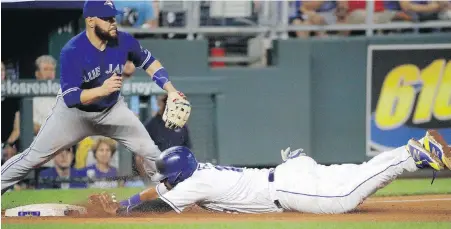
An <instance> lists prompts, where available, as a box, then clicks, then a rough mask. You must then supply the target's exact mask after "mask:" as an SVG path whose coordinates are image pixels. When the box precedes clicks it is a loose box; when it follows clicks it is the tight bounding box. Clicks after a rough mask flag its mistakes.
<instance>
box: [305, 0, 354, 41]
mask: <svg viewBox="0 0 451 229" xmlns="http://www.w3.org/2000/svg"><path fill="white" fill-rule="evenodd" d="M342 4H343V2H342V1H339V2H338V3H337V2H336V1H324V0H322V1H302V3H301V13H302V15H303V18H304V19H305V20H306V21H307V22H308V23H307V24H310V25H332V24H342V23H344V22H345V16H346V14H345V13H344V14H343V10H342V9H343V8H344V7H343V6H342ZM316 35H317V36H320V37H323V36H327V33H326V32H325V31H318V32H316Z"/></svg>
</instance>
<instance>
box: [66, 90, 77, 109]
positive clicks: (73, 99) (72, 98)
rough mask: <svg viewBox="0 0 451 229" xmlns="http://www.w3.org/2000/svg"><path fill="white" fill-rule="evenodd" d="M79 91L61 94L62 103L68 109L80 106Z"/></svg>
mask: <svg viewBox="0 0 451 229" xmlns="http://www.w3.org/2000/svg"><path fill="white" fill-rule="evenodd" d="M80 96H81V90H76V91H72V92H69V93H66V94H64V93H63V99H64V103H65V104H66V106H67V107H68V108H73V107H77V106H78V105H80V104H81V100H80Z"/></svg>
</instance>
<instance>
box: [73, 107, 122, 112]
mask: <svg viewBox="0 0 451 229" xmlns="http://www.w3.org/2000/svg"><path fill="white" fill-rule="evenodd" d="M112 107H113V106H111V107H90V106H85V107H82V106H79V107H77V109H78V110H81V111H84V112H103V111H106V110H108V109H111V108H112Z"/></svg>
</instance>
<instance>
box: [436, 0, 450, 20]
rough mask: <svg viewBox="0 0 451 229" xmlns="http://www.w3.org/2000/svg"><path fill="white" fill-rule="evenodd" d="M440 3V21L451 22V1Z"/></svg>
mask: <svg viewBox="0 0 451 229" xmlns="http://www.w3.org/2000/svg"><path fill="white" fill-rule="evenodd" d="M438 3H439V5H440V12H439V14H438V19H440V20H451V1H439V2H438Z"/></svg>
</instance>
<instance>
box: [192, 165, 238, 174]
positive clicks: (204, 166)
mask: <svg viewBox="0 0 451 229" xmlns="http://www.w3.org/2000/svg"><path fill="white" fill-rule="evenodd" d="M212 168H215V169H217V170H219V171H224V170H227V171H233V172H240V173H241V172H243V169H242V168H237V167H232V166H223V165H212V164H208V163H207V164H199V168H197V170H204V169H212Z"/></svg>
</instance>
